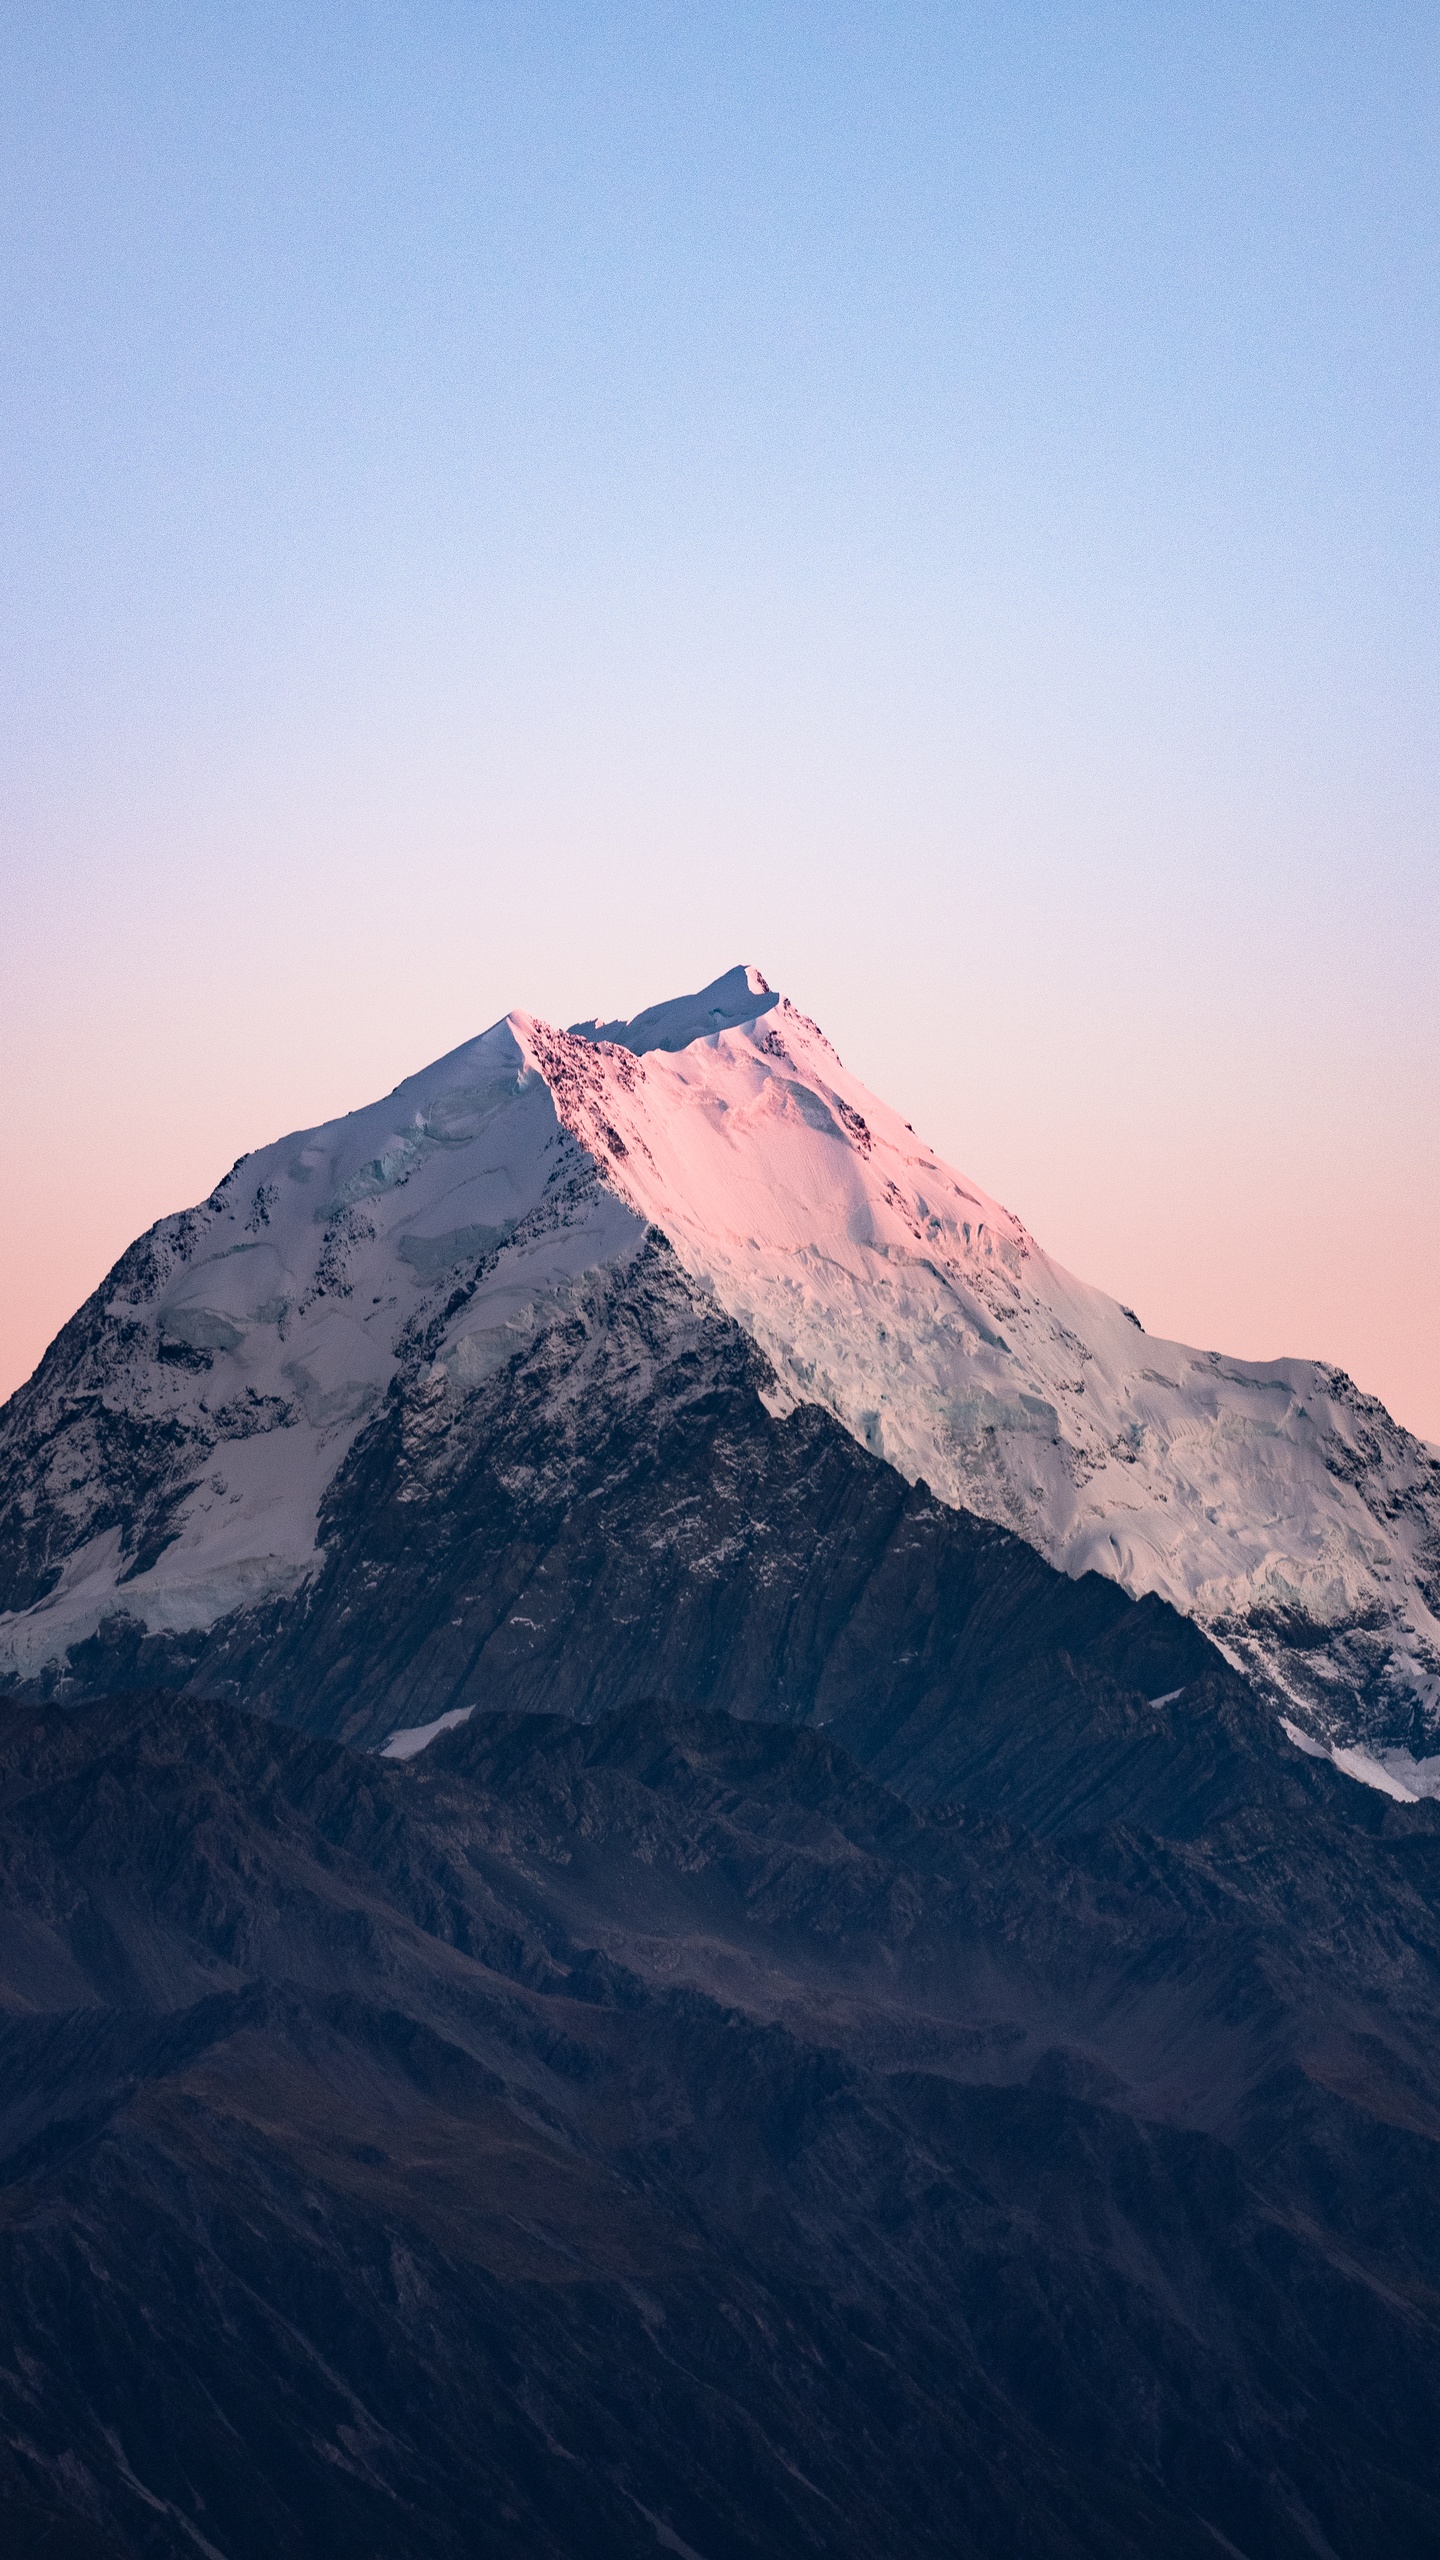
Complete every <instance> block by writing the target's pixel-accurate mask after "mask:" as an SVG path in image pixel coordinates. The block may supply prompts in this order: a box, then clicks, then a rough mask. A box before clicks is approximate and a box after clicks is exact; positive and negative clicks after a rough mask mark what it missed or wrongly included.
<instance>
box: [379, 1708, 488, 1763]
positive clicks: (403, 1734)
mask: <svg viewBox="0 0 1440 2560" xmlns="http://www.w3.org/2000/svg"><path fill="white" fill-rule="evenodd" d="M474 1713H475V1710H474V1708H473V1707H452V1708H451V1709H450V1712H449V1714H448V1715H443V1716H437V1717H436V1718H435V1721H434V1723H433V1724H402V1725H401V1726H399V1727H398V1729H397V1730H396V1731H395V1732H394V1733H392V1734H391V1735H390V1737H389V1740H388V1741H386V1742H382V1744H381V1745H380V1750H379V1753H378V1757H379V1758H380V1759H382V1760H414V1759H416V1758H417V1757H418V1755H419V1754H420V1752H422V1751H423V1750H424V1749H425V1747H426V1745H427V1743H431V1742H433V1741H434V1739H435V1736H436V1734H437V1733H448V1732H449V1730H450V1727H451V1725H452V1724H464V1723H465V1722H466V1721H467V1719H468V1718H469V1717H471V1716H473V1714H474Z"/></svg>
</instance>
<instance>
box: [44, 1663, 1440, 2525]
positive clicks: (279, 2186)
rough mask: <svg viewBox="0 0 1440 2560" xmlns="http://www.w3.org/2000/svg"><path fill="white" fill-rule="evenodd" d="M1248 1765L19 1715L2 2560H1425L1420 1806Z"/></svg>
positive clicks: (112, 1714)
mask: <svg viewBox="0 0 1440 2560" xmlns="http://www.w3.org/2000/svg"><path fill="white" fill-rule="evenodd" d="M1097 1694H1098V1693H1097ZM1107 1694H1108V1693H1107ZM587 1703H591V1702H587ZM1191 1711H1192V1716H1193V1719H1194V1723H1195V1725H1196V1727H1197V1729H1199V1730H1201V1731H1202V1732H1203V1733H1205V1734H1208V1736H1209V1737H1210V1743H1211V1746H1212V1749H1211V1757H1212V1761H1213V1764H1214V1766H1216V1767H1220V1768H1222V1769H1224V1768H1230V1767H1233V1766H1234V1765H1235V1764H1236V1755H1237V1753H1239V1752H1240V1750H1241V1745H1240V1744H1239V1743H1237V1742H1235V1741H1234V1740H1233V1739H1227V1737H1226V1733H1225V1719H1226V1715H1227V1713H1228V1707H1227V1702H1226V1700H1225V1698H1224V1697H1223V1696H1217V1697H1214V1698H1211V1699H1210V1701H1209V1702H1208V1703H1207V1702H1206V1699H1205V1697H1204V1695H1203V1694H1202V1695H1201V1696H1199V1697H1198V1698H1197V1699H1196V1700H1195V1701H1194V1702H1192V1710H1191ZM1095 1713H1096V1714H1097V1715H1098V1716H1100V1717H1101V1720H1102V1721H1103V1719H1104V1715H1105V1714H1106V1713H1109V1714H1110V1715H1111V1717H1112V1719H1113V1720H1115V1721H1116V1723H1117V1728H1123V1726H1124V1723H1125V1719H1126V1717H1127V1715H1128V1714H1129V1713H1130V1709H1129V1708H1128V1707H1127V1706H1126V1704H1125V1703H1124V1700H1123V1699H1121V1698H1119V1697H1118V1693H1117V1694H1116V1695H1112V1696H1111V1699H1110V1706H1109V1708H1108V1709H1106V1708H1105V1706H1104V1703H1103V1700H1101V1701H1100V1703H1099V1704H1097V1705H1096V1707H1095ZM1021 1748H1022V1756H1023V1757H1024V1758H1025V1760H1026V1761H1027V1763H1028V1762H1030V1761H1031V1760H1033V1757H1034V1752H1035V1749H1036V1748H1037V1745H1036V1744H1035V1742H1034V1741H1033V1740H1032V1739H1030V1738H1027V1739H1026V1740H1025V1741H1024V1743H1023V1745H1022V1747H1021ZM1062 1756H1063V1755H1062ZM1282 1774H1283V1784H1281V1783H1280V1781H1279V1780H1277V1783H1276V1786H1275V1787H1274V1788H1273V1789H1272V1790H1271V1793H1270V1799H1269V1801H1267V1802H1263V1803H1261V1802H1254V1803H1252V1804H1251V1805H1249V1806H1248V1807H1247V1808H1243V1809H1242V1808H1240V1807H1238V1805H1232V1806H1231V1807H1230V1809H1228V1810H1225V1811H1222V1812H1221V1813H1220V1814H1218V1815H1217V1814H1216V1813H1215V1812H1214V1810H1213V1808H1210V1809H1207V1797H1208V1795H1209V1794H1211V1793H1213V1788H1212V1776H1213V1771H1212V1770H1211V1769H1208V1768H1206V1767H1204V1766H1202V1765H1201V1760H1200V1758H1198V1757H1197V1759H1196V1760H1195V1761H1194V1763H1193V1765H1192V1767H1191V1771H1190V1778H1189V1781H1188V1784H1186V1783H1178V1782H1177V1791H1176V1795H1175V1804H1174V1821H1173V1824H1172V1825H1171V1834H1172V1836H1165V1826H1164V1822H1163V1820H1161V1819H1160V1818H1159V1817H1158V1816H1157V1819H1156V1822H1155V1824H1154V1826H1153V1827H1152V1829H1151V1830H1150V1831H1149V1832H1148V1833H1147V1832H1142V1831H1140V1830H1138V1829H1136V1828H1134V1827H1122V1826H1119V1825H1116V1824H1113V1823H1112V1824H1109V1825H1106V1826H1105V1827H1102V1828H1093V1827H1092V1828H1091V1829H1090V1830H1089V1831H1088V1832H1087V1833H1086V1834H1084V1836H1073V1837H1070V1838H1068V1839H1062V1838H1053V1839H1051V1840H1050V1841H1048V1842H1041V1841H1037V1840H1036V1839H1034V1838H1033V1837H1032V1836H1031V1835H1030V1834H1028V1833H1027V1832H1026V1831H1023V1830H1021V1829H1018V1828H1016V1827H1014V1826H1013V1825H1011V1824H1010V1823H1008V1822H1005V1821H1003V1820H1000V1819H998V1818H996V1817H995V1816H994V1815H987V1814H982V1813H977V1812H975V1811H969V1812H964V1813H960V1812H936V1811H932V1812H930V1813H925V1812H922V1811H917V1810H915V1809H912V1808H911V1807H910V1806H907V1805H906V1804H905V1803H903V1802H902V1801H901V1800H900V1799H899V1798H897V1797H896V1796H895V1795H893V1794H891V1793H889V1792H887V1791H886V1790H885V1789H884V1788H883V1787H881V1786H879V1785H878V1784H877V1783H876V1782H875V1781H874V1780H873V1779H872V1778H870V1777H868V1776H866V1775H864V1774H863V1773H862V1772H861V1771H860V1770H859V1769H858V1768H857V1767H856V1765H855V1763H854V1762H853V1761H852V1760H851V1759H850V1758H849V1757H848V1756H847V1755H846V1753H845V1752H844V1751H842V1750H841V1749H840V1748H839V1747H838V1746H837V1744H836V1743H835V1741H834V1740H833V1738H832V1736H831V1735H829V1734H823V1733H815V1732H813V1731H796V1730H787V1729H785V1728H783V1727H779V1726H775V1725H761V1724H756V1723H737V1722H735V1721H733V1720H731V1719H730V1718H728V1717H726V1716H723V1715H720V1714H716V1713H710V1714H695V1715H683V1714H678V1713H676V1712H675V1711H673V1710H655V1709H650V1708H646V1707H644V1706H639V1705H637V1706H634V1707H632V1708H631V1709H629V1710H627V1711H626V1712H623V1713H621V1714H618V1715H615V1716H611V1717H607V1718H604V1719H602V1720H600V1721H597V1722H593V1723H590V1724H586V1725H577V1724H576V1723H574V1722H572V1721H568V1720H565V1719H553V1718H544V1717H536V1716H498V1717H491V1716H486V1717H483V1718H480V1717H477V1718H476V1719H475V1720H474V1721H473V1722H472V1723H471V1724H469V1725H466V1726H463V1727H460V1728H458V1729H456V1730H454V1731H453V1732H451V1733H450V1734H449V1735H447V1736H445V1737H444V1738H443V1739H442V1740H441V1741H440V1742H439V1743H437V1744H436V1745H435V1746H433V1748H432V1749H431V1751H429V1752H428V1753H427V1754H425V1755H424V1756H423V1757H422V1758H421V1759H419V1760H416V1761H414V1762H412V1763H410V1764H408V1765H405V1766H394V1765H390V1764H384V1763H381V1762H377V1761H376V1760H374V1759H373V1758H371V1759H367V1758H361V1757H357V1756H355V1755H353V1754H352V1753H350V1752H349V1751H347V1750H345V1749H344V1748H342V1747H340V1746H339V1745H337V1744H336V1743H334V1742H332V1741H325V1740H316V1739H312V1738H308V1737H306V1736H304V1735H303V1734H301V1733H299V1732H297V1731H295V1730H293V1729H290V1728H287V1727H285V1726H283V1725H280V1724H277V1723H273V1722H267V1721H264V1720H262V1719H259V1718H251V1717H248V1716H246V1715H245V1714H243V1713H241V1712H239V1711H237V1710H236V1709H234V1708H233V1707H230V1706H223V1705H213V1704H207V1703H205V1702H203V1701H202V1700H200V1699H197V1698H196V1697H194V1696H190V1697H186V1698H184V1699H178V1700H177V1699H174V1698H169V1697H163V1696H148V1697H147V1696H141V1695H131V1696H128V1697H125V1698H121V1699H117V1700H113V1701H108V1702H101V1703H98V1704H92V1705H89V1706H86V1707H81V1708H78V1709H74V1710H69V1711H65V1710H61V1709H59V1708H57V1707H54V1706H40V1707H36V1706H28V1707H26V1706H11V1707H9V1708H7V1709H4V1710H0V1996H3V2000H4V2004H5V2009H6V2013H7V2015H6V2022H5V2024H4V2026H3V2029H0V2498H3V2502H4V2512H5V2518H6V2526H7V2547H8V2548H9V2549H11V2550H14V2551H16V2552H17V2553H24V2554H30V2553H33V2554H35V2555H37V2560H38V2555H39V2554H41V2553H44V2554H45V2555H47V2560H49V2555H54V2554H57V2553H58V2554H64V2555H66V2560H120V2555H122V2554H124V2555H127V2560H128V2555H131V2554H145V2555H153V2560H170V2555H172V2554H174V2555H176V2560H179V2555H181V2554H184V2555H187V2560H191V2556H192V2555H193V2554H194V2553H195V2552H196V2551H197V2550H198V2551H206V2552H210V2553H219V2554H222V2555H223V2560H249V2556H250V2555H252V2554H254V2555H257V2560H258V2555H261V2554H263V2555H265V2560H272V2555H285V2554H294V2555H297V2560H298V2555H300V2554H302V2553H303V2554H305V2555H306V2560H327V2555H331V2554H334V2555H336V2556H337V2560H338V2555H340V2554H341V2553H344V2554H345V2555H346V2560H352V2556H353V2555H356V2554H372V2553H373V2554H380V2553H384V2554H385V2555H386V2560H411V2555H414V2560H422V2555H424V2560H429V2555H432V2554H433V2555H436V2560H450V2555H452V2554H453V2555H456V2560H459V2555H461V2554H466V2555H468V2554H472V2553H476V2552H485V2553H487V2554H501V2555H503V2554H509V2553H515V2554H517V2555H518V2554H520V2553H522V2552H523V2553H525V2554H527V2555H528V2554H553V2555H556V2560H559V2555H564V2556H565V2560H578V2556H579V2555H585V2560H590V2556H591V2555H608V2554H615V2555H619V2554H621V2553H624V2554H627V2555H628V2554H631V2553H633V2552H636V2551H640V2550H646V2549H651V2548H654V2549H660V2550H665V2551H669V2552H677V2551H678V2552H680V2553H682V2554H684V2553H686V2552H689V2553H693V2554H699V2555H700V2560H731V2555H737V2556H738V2555H747V2556H748V2555H752V2554H753V2555H757V2560H759V2555H775V2560H779V2555H781V2554H783V2555H785V2560H792V2555H795V2554H798V2553H804V2552H814V2553H816V2554H827V2555H835V2560H840V2555H846V2560H849V2555H854V2560H861V2555H864V2560H876V2555H887V2554H895V2555H897V2560H898V2555H900V2554H902V2553H903V2554H905V2555H907V2560H914V2556H915V2555H924V2554H927V2553H935V2554H937V2555H939V2554H942V2553H943V2554H945V2555H946V2560H950V2556H951V2555H954V2554H957V2553H964V2554H974V2555H977V2560H991V2555H995V2560H1000V2555H1005V2560H1021V2555H1025V2560H1071V2556H1072V2555H1074V2560H1079V2555H1082V2554H1083V2555H1087V2556H1088V2560H1102V2555H1103V2560H1153V2555H1154V2554H1156V2553H1157V2552H1162V2551H1163V2552H1165V2553H1166V2554H1176V2555H1194V2560H1199V2555H1202V2554H1204V2555H1213V2554H1214V2553H1215V2552H1216V2551H1224V2550H1229V2551H1231V2552H1239V2553H1241V2554H1244V2555H1245V2560H1302V2555H1303V2560H1315V2555H1317V2554H1321V2555H1325V2554H1329V2555H1335V2560H1370V2555H1372V2554H1374V2553H1376V2552H1379V2551H1384V2552H1386V2553H1387V2554H1395V2555H1398V2560H1408V2555H1417V2560H1418V2555H1420V2554H1422V2553H1424V2554H1427V2555H1428V2554H1429V2553H1430V2552H1432V2551H1433V2550H1434V2549H1435V2548H1436V2547H1437V2543H1440V2457H1437V2450H1436V2448H1437V2445H1440V2423H1437V2422H1440V2213H1437V2205H1436V2199H1437V2195H1440V2185H1437V2178H1436V2170H1437V2164H1440V2069H1437V2064H1436V2055H1437V2052H1440V2043H1437V2038H1436V2032H1435V2031H1436V2024H1437V1992H1440V1917H1437V1899H1436V1889H1437V1884H1440V1818H1437V1814H1436V1810H1435V1809H1434V1808H1432V1807H1429V1806H1421V1807H1415V1808H1410V1807H1398V1806H1394V1805H1389V1804H1387V1803H1386V1802H1384V1800H1383V1799H1381V1798H1379V1797H1377V1796H1373V1795H1369V1794H1367V1793H1366V1792H1365V1791H1363V1790H1360V1789H1356V1788H1354V1787H1349V1786H1347V1785H1346V1784H1345V1782H1344V1781H1341V1780H1339V1779H1337V1778H1335V1777H1334V1776H1333V1775H1332V1773H1330V1772H1329V1771H1328V1770H1325V1769H1321V1768H1317V1767H1316V1766H1315V1765H1314V1764H1312V1763H1309V1762H1304V1761H1301V1760H1300V1759H1299V1758H1298V1755H1297V1756H1296V1758H1295V1760H1294V1764H1293V1767H1292V1768H1289V1769H1286V1770H1284V1771H1283V1773H1282ZM992 1777H993V1781H994V1791H995V1792H996V1793H1003V1792H1004V1783H1005V1782H1004V1773H1003V1770H1002V1769H1001V1768H1000V1767H999V1766H998V1763H997V1764H996V1765H995V1766H994V1767H993V1769H992ZM1018 1783H1019V1781H1018V1779H1017V1784H1018ZM1025 1783H1027V1784H1031V1785H1033V1784H1035V1783H1036V1781H1035V1777H1034V1772H1033V1769H1032V1771H1031V1775H1030V1777H1029V1778H1028V1779H1027V1780H1026V1781H1025ZM1066 1783H1068V1782H1066ZM1062 1792H1063V1787H1062ZM1176 1834H1184V1835H1185V1836H1183V1837H1181V1836H1174V1835H1176Z"/></svg>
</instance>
